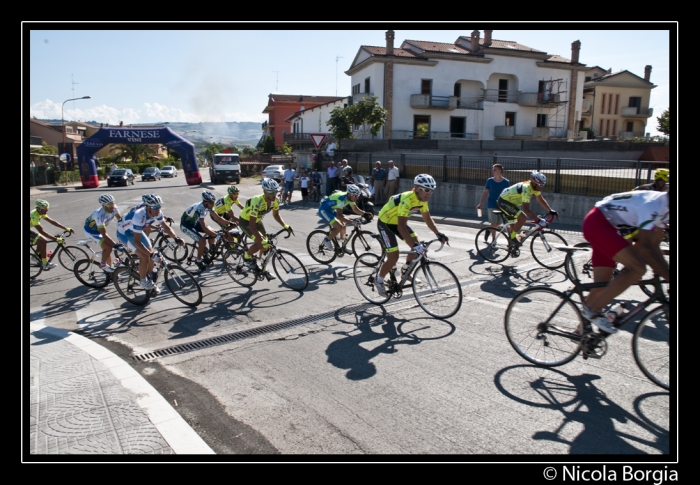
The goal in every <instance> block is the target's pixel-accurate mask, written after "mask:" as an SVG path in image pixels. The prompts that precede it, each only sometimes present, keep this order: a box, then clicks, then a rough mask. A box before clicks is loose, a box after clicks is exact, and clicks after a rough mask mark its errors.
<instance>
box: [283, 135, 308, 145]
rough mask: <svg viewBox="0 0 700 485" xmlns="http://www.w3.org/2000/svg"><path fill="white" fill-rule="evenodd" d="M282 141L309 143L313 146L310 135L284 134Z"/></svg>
mask: <svg viewBox="0 0 700 485" xmlns="http://www.w3.org/2000/svg"><path fill="white" fill-rule="evenodd" d="M284 141H285V142H288V143H291V142H294V143H306V142H308V143H311V144H313V142H314V141H313V140H312V139H311V133H286V134H285V135H284Z"/></svg>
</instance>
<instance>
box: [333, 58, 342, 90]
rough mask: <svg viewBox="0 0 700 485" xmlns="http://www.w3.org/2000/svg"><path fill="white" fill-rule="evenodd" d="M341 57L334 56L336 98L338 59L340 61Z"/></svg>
mask: <svg viewBox="0 0 700 485" xmlns="http://www.w3.org/2000/svg"><path fill="white" fill-rule="evenodd" d="M342 58H343V56H335V96H336V97H338V59H342Z"/></svg>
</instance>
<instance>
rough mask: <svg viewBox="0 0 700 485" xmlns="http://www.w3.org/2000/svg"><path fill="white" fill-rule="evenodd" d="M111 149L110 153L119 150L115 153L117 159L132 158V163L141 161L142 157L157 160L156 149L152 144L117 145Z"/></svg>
mask: <svg viewBox="0 0 700 485" xmlns="http://www.w3.org/2000/svg"><path fill="white" fill-rule="evenodd" d="M109 151H110V153H112V152H115V151H116V152H117V153H116V154H115V157H116V159H117V160H127V159H131V163H139V162H140V161H141V159H144V160H150V161H154V160H156V149H155V148H154V147H153V146H152V145H143V144H140V143H137V144H134V145H115V146H113V147H112V148H111V149H110V150H109Z"/></svg>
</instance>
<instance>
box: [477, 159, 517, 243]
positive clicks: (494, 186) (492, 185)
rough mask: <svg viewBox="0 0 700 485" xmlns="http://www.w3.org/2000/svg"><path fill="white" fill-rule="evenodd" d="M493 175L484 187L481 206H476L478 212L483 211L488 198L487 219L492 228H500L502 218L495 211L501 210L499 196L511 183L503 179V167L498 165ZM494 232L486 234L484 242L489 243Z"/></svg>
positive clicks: (493, 169) (493, 170) (492, 170)
mask: <svg viewBox="0 0 700 485" xmlns="http://www.w3.org/2000/svg"><path fill="white" fill-rule="evenodd" d="M491 175H492V177H489V179H488V180H487V181H486V185H485V186H484V191H483V192H482V193H481V200H480V201H479V205H477V206H476V208H477V210H483V205H484V201H485V200H486V199H487V197H488V203H487V204H486V217H487V219H488V221H489V222H490V223H491V227H494V228H495V227H498V225H499V224H500V223H501V220H500V218H499V217H498V215H497V214H494V211H497V210H500V209H499V208H498V196H499V195H501V192H503V191H504V190H505V189H507V188H508V187H510V182H509V181H508V179H507V178H505V177H503V165H501V164H500V163H496V164H494V165H493V167H492V168H491ZM493 234H494V231H488V232H484V241H488V240H489V237H491V236H493Z"/></svg>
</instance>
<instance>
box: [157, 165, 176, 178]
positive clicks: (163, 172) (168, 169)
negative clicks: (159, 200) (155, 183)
mask: <svg viewBox="0 0 700 485" xmlns="http://www.w3.org/2000/svg"><path fill="white" fill-rule="evenodd" d="M160 176H161V177H177V169H176V168H175V167H173V166H172V165H166V166H165V167H163V168H161V169H160Z"/></svg>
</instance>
